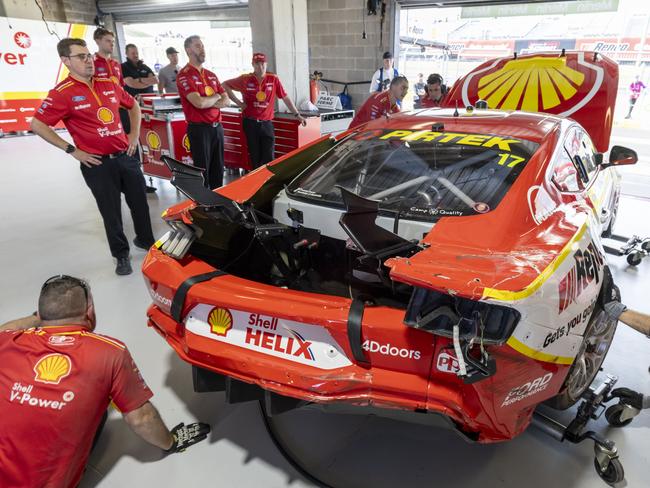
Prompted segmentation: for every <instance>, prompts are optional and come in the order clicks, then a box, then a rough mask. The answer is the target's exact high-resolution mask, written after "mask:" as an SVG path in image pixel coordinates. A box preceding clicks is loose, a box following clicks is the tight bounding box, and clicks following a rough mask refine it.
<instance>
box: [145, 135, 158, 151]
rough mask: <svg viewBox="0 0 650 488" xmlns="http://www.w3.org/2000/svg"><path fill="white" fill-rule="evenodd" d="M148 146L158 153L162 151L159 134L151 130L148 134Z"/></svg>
mask: <svg viewBox="0 0 650 488" xmlns="http://www.w3.org/2000/svg"><path fill="white" fill-rule="evenodd" d="M147 144H148V145H149V147H150V148H151V149H153V150H154V151H157V150H158V149H160V136H158V134H156V133H155V132H154V131H152V130H150V131H149V132H147Z"/></svg>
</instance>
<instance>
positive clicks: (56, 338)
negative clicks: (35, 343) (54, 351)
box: [47, 335, 76, 346]
mask: <svg viewBox="0 0 650 488" xmlns="http://www.w3.org/2000/svg"><path fill="white" fill-rule="evenodd" d="M47 342H48V343H50V344H51V345H52V346H72V345H73V344H74V343H75V342H76V340H75V338H74V337H73V336H69V335H52V336H50V337H49V338H48V340H47Z"/></svg>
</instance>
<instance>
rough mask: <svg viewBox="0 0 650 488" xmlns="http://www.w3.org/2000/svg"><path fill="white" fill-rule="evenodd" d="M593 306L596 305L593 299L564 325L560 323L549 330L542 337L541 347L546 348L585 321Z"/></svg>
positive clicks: (589, 315)
mask: <svg viewBox="0 0 650 488" xmlns="http://www.w3.org/2000/svg"><path fill="white" fill-rule="evenodd" d="M595 306H596V300H595V299H594V300H592V302H591V304H590V305H589V306H588V307H587V308H585V309H584V310H583V311H582V313H579V314H578V315H576V316H575V317H573V318H572V319H571V320H569V321H568V322H567V323H566V325H561V326H560V327H558V328H557V329H556V330H555V331H554V332H549V333H548V334H547V335H546V337H545V338H544V344H543V345H542V347H543V348H546V347H548V346H550V345H551V344H553V343H554V342H555V341H557V340H558V339H561V338H562V337H566V336H568V335H569V334H570V333H571V331H572V330H573V329H575V328H576V327H577V326H578V325H580V324H583V323H586V322H587V321H588V320H589V318H590V317H591V314H592V313H593V311H594V307H595Z"/></svg>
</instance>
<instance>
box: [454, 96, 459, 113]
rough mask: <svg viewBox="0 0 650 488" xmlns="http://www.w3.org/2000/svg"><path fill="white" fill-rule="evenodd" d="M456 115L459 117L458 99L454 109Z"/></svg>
mask: <svg viewBox="0 0 650 488" xmlns="http://www.w3.org/2000/svg"><path fill="white" fill-rule="evenodd" d="M453 115H454V117H458V115H459V114H458V100H456V109H455V110H454V114H453Z"/></svg>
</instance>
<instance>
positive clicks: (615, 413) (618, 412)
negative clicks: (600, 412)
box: [605, 403, 633, 427]
mask: <svg viewBox="0 0 650 488" xmlns="http://www.w3.org/2000/svg"><path fill="white" fill-rule="evenodd" d="M623 412H625V405H621V404H620V403H617V404H616V405H612V406H611V407H609V408H608V409H607V410H605V418H606V419H607V423H609V425H611V426H612V427H625V426H626V425H628V424H629V423H630V422H632V420H633V419H626V420H621V416H622V414H623Z"/></svg>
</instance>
